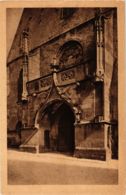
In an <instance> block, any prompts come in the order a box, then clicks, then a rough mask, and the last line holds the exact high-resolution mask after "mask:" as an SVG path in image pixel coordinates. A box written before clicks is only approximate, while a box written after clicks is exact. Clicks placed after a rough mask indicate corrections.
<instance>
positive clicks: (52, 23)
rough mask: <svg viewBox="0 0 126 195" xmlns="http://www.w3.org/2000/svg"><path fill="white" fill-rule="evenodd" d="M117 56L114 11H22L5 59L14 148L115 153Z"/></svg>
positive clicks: (81, 153)
mask: <svg viewBox="0 0 126 195" xmlns="http://www.w3.org/2000/svg"><path fill="white" fill-rule="evenodd" d="M117 53H118V51H117V10H116V8H25V9H24V11H23V14H22V17H21V20H20V23H19V26H18V28H17V32H16V35H15V38H14V41H13V44H12V47H11V50H10V53H9V56H8V60H7V74H8V75H7V78H8V82H7V84H8V105H7V110H8V113H7V119H8V134H11V132H14V131H16V127H17V124H18V123H19V122H21V124H22V125H21V129H20V131H21V140H20V141H21V142H20V144H19V148H20V149H21V150H27V151H37V152H63V153H70V154H72V155H74V156H76V157H79V158H89V159H100V160H107V159H111V158H117V156H118V58H117V56H118V55H117ZM16 141H17V140H16ZM17 142H18V141H17Z"/></svg>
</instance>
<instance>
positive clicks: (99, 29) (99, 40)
mask: <svg viewBox="0 0 126 195" xmlns="http://www.w3.org/2000/svg"><path fill="white" fill-rule="evenodd" d="M96 59H97V60H96V80H98V81H100V80H101V81H102V80H103V76H104V66H103V63H104V62H103V17H102V16H101V15H100V14H99V16H98V17H97V19H96Z"/></svg>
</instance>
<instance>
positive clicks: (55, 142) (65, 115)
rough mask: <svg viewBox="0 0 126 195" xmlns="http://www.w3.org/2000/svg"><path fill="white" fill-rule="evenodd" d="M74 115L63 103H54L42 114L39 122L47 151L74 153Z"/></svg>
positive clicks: (43, 143)
mask: <svg viewBox="0 0 126 195" xmlns="http://www.w3.org/2000/svg"><path fill="white" fill-rule="evenodd" d="M74 121H75V117H74V113H73V110H72V109H71V107H70V106H69V105H68V104H67V103H66V102H63V101H57V102H52V103H51V104H49V105H47V106H46V107H45V108H44V110H43V111H42V112H41V120H40V122H39V126H40V131H41V137H42V145H43V148H44V150H45V151H48V150H49V151H57V152H63V153H73V152H74V147H75V136H74Z"/></svg>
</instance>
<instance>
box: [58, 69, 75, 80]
mask: <svg viewBox="0 0 126 195" xmlns="http://www.w3.org/2000/svg"><path fill="white" fill-rule="evenodd" d="M74 78H75V71H74V70H69V71H67V72H63V73H61V80H62V81H66V80H71V79H74Z"/></svg>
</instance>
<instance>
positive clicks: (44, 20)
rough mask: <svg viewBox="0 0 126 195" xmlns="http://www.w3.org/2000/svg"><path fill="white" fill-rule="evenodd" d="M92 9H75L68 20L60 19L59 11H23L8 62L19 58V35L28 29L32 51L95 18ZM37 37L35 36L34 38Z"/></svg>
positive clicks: (30, 9)
mask: <svg viewBox="0 0 126 195" xmlns="http://www.w3.org/2000/svg"><path fill="white" fill-rule="evenodd" d="M95 10H96V9H94V8H86V9H83V8H77V9H75V12H74V13H73V14H72V15H71V16H70V17H69V18H68V19H65V20H63V19H61V9H60V8H52V9H48V8H47V9H43V8H42V9H39V8H37V9H36V8H26V9H24V12H23V15H22V18H21V21H20V24H19V27H18V29H17V33H16V35H15V40H14V42H13V45H12V48H11V51H10V54H9V56H8V62H10V61H11V60H13V59H15V58H16V57H18V56H20V55H21V54H20V46H21V33H22V31H23V30H24V29H26V28H29V49H30V50H31V49H34V48H36V47H38V46H39V45H41V44H43V43H46V42H47V41H49V40H51V39H52V38H54V37H56V36H58V35H60V34H62V33H63V32H66V31H69V30H70V29H72V28H74V27H75V26H78V25H79V24H81V23H84V22H87V21H88V20H90V19H92V18H93V17H94V16H95ZM36 35H37V36H36Z"/></svg>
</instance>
